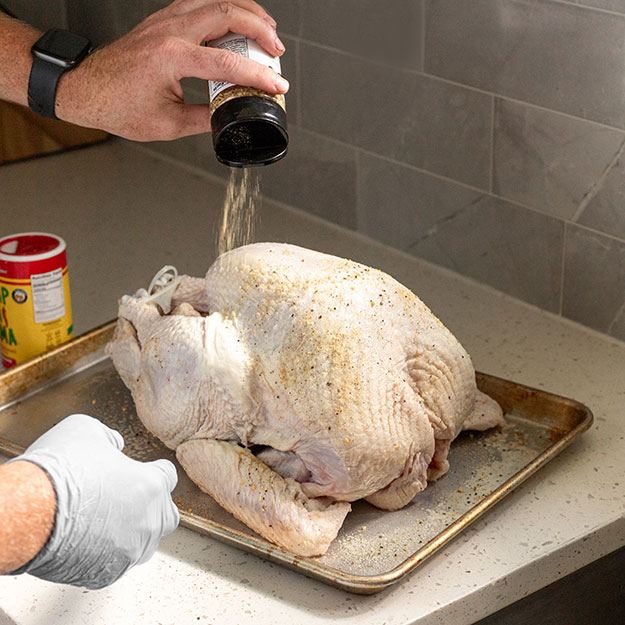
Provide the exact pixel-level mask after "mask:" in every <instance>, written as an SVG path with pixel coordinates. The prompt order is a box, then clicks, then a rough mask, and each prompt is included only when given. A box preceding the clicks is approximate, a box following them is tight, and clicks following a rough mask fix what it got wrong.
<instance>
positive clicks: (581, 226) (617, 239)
mask: <svg viewBox="0 0 625 625" xmlns="http://www.w3.org/2000/svg"><path fill="white" fill-rule="evenodd" d="M564 223H566V224H568V226H569V228H571V227H574V228H579V229H580V230H586V232H590V233H591V234H595V235H597V236H599V237H604V238H606V239H609V240H610V241H615V242H616V243H620V244H621V245H625V239H621V238H620V237H617V236H615V235H613V234H608V233H607V232H602V231H601V230H597V229H596V228H592V227H591V226H586V225H584V224H579V223H574V222H572V221H565V222H564Z"/></svg>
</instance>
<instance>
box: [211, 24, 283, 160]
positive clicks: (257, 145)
mask: <svg viewBox="0 0 625 625" xmlns="http://www.w3.org/2000/svg"><path fill="white" fill-rule="evenodd" d="M206 45H209V46H211V47H213V48H222V49H227V50H230V51H231V52H234V53H236V54H240V55H242V56H246V57H248V58H250V59H253V60H254V61H258V62H259V63H263V64H264V65H268V66H269V67H271V68H272V69H273V70H274V71H275V72H277V73H278V74H279V73H280V59H279V58H278V57H272V56H270V55H269V54H267V52H265V50H263V49H262V48H261V47H260V46H259V45H258V44H257V43H256V42H255V41H253V40H251V39H248V38H247V37H244V36H243V35H237V34H234V33H228V34H227V35H225V36H224V37H221V38H220V39H216V40H215V41H211V42H210V43H208V44H206ZM208 95H209V100H210V113H211V130H212V134H213V147H214V148H215V155H216V156H217V160H219V161H220V162H221V163H223V164H224V165H229V166H230V167H250V166H258V165H269V164H270V163H275V162H276V161H279V160H280V159H281V158H283V157H284V156H285V155H286V153H287V149H288V144H289V135H288V133H287V121H286V103H285V98H284V95H282V94H279V95H270V94H268V93H265V92H264V91H260V90H258V89H253V88H251V87H241V86H239V85H233V84H232V83H229V82H223V81H213V80H210V81H208Z"/></svg>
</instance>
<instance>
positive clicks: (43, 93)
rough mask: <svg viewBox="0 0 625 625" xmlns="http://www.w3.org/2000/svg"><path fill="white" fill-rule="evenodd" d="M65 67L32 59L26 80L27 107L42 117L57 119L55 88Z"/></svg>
mask: <svg viewBox="0 0 625 625" xmlns="http://www.w3.org/2000/svg"><path fill="white" fill-rule="evenodd" d="M65 71H67V68H66V67H63V66H62V65H56V64H55V63H50V62H48V61H44V60H43V59H40V58H38V57H36V56H35V57H33V66H32V69H31V70H30V78H29V80H28V106H29V107H30V108H31V109H32V110H33V111H35V113H39V115H43V116H44V117H51V118H52V119H58V118H57V116H56V114H55V112H54V105H55V101H56V88H57V86H58V84H59V79H60V78H61V76H62V75H63V74H64V73H65Z"/></svg>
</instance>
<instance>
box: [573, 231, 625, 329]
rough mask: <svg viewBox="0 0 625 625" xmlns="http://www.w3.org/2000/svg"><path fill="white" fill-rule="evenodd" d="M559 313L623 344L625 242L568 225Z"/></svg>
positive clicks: (624, 319)
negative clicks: (614, 337)
mask: <svg viewBox="0 0 625 625" xmlns="http://www.w3.org/2000/svg"><path fill="white" fill-rule="evenodd" d="M565 250H566V254H565V262H564V300H563V303H562V312H563V314H564V315H566V316H567V317H569V318H571V319H574V320H575V321H579V322H580V323H583V324H585V325H587V326H590V327H592V328H595V329H596V330H599V331H601V332H607V333H609V334H612V335H613V336H616V337H617V338H620V339H622V340H625V241H619V240H618V239H613V238H611V237H606V236H604V235H602V234H599V233H597V232H591V231H589V230H586V229H585V228H580V227H579V226H573V225H567V227H566V246H565Z"/></svg>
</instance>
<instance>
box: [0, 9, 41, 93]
mask: <svg viewBox="0 0 625 625" xmlns="http://www.w3.org/2000/svg"><path fill="white" fill-rule="evenodd" d="M40 34H41V33H40V32H39V31H38V30H36V29H35V28H33V27H32V26H29V25H28V24H24V23H23V22H20V21H18V20H14V19H13V18H11V17H8V16H7V15H5V14H4V13H1V12H0V68H2V69H0V100H9V101H10V102H16V103H17V104H24V105H26V104H28V76H29V74H30V67H31V65H32V57H31V55H30V48H31V46H32V45H33V43H35V41H37V39H38V38H39V36H40Z"/></svg>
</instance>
